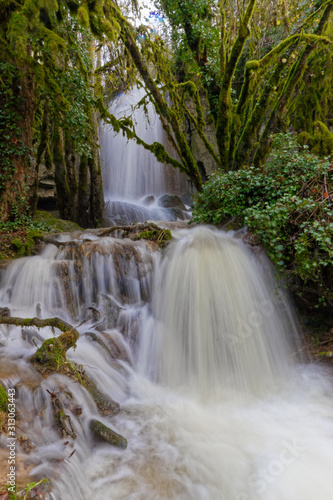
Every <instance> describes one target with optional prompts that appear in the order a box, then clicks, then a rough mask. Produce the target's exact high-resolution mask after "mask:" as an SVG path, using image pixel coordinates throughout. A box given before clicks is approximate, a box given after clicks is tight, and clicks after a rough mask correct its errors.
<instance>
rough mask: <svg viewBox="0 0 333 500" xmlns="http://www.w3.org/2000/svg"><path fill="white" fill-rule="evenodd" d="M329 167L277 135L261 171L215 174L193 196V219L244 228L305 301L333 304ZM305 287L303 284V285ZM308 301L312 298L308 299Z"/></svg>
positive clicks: (331, 169)
mask: <svg viewBox="0 0 333 500" xmlns="http://www.w3.org/2000/svg"><path fill="white" fill-rule="evenodd" d="M332 196H333V165H332V163H331V161H329V159H328V158H323V159H320V158H318V157H317V156H315V155H313V154H311V153H310V152H309V151H308V148H307V147H306V146H305V147H303V148H300V147H299V146H298V145H297V143H296V142H295V140H294V139H293V138H292V137H291V135H283V134H279V135H277V136H276V137H275V140H274V149H273V151H272V154H271V156H270V159H269V161H268V162H267V163H266V165H265V167H264V169H263V170H262V171H258V170H256V169H255V168H254V167H248V168H244V169H242V170H239V171H237V172H229V173H215V174H213V175H212V176H211V177H210V179H209V181H208V182H207V183H206V184H205V185H204V189H203V192H202V193H200V194H199V195H198V196H197V201H196V208H195V212H194V219H195V220H196V221H197V222H206V223H213V224H220V223H223V222H225V221H226V220H227V219H228V218H230V217H235V218H237V221H238V222H239V224H241V225H243V224H245V225H247V226H248V227H249V230H250V231H253V232H254V233H255V234H256V236H257V239H256V241H257V242H258V243H260V244H262V245H263V246H264V247H265V249H266V250H267V253H268V255H269V257H270V258H271V259H272V261H273V262H274V263H275V264H276V265H277V267H278V269H279V270H280V271H281V272H283V271H284V272H285V273H286V276H288V278H289V282H290V284H291V285H292V286H295V287H298V285H302V289H299V290H298V293H299V294H302V295H303V298H304V300H307V296H308V295H312V296H314V294H315V295H316V296H317V298H316V299H315V300H316V301H317V304H320V303H323V304H326V303H329V304H330V305H333V292H332V288H331V284H332V278H333V250H332V243H333V222H332V221H333V218H332V216H333V205H332ZM304 285H305V286H304ZM311 300H314V299H313V297H312V299H311Z"/></svg>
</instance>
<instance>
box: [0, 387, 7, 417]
mask: <svg viewBox="0 0 333 500" xmlns="http://www.w3.org/2000/svg"><path fill="white" fill-rule="evenodd" d="M7 405H8V395H7V392H6V391H5V389H4V388H3V387H2V385H1V384H0V411H3V412H7V411H8V408H7Z"/></svg>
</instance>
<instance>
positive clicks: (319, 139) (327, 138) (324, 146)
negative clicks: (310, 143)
mask: <svg viewBox="0 0 333 500" xmlns="http://www.w3.org/2000/svg"><path fill="white" fill-rule="evenodd" d="M313 140H314V143H315V145H314V147H313V148H312V150H311V152H312V153H314V154H317V155H320V156H328V155H330V154H332V152H333V134H332V133H331V132H330V131H329V130H328V128H327V127H326V125H325V124H324V123H323V122H320V121H316V122H315V123H314V135H313Z"/></svg>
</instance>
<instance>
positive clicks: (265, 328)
mask: <svg viewBox="0 0 333 500" xmlns="http://www.w3.org/2000/svg"><path fill="white" fill-rule="evenodd" d="M266 267H267V266H266ZM265 274H266V276H265ZM267 274H268V276H269V267H268V269H267V268H266V269H265V268H264V267H263V266H260V265H259V264H258V262H257V261H256V259H255V257H254V256H253V255H251V254H249V252H246V251H245V249H244V248H243V247H242V246H241V245H240V244H239V242H238V241H236V240H235V239H233V238H230V236H228V235H227V234H225V233H221V232H213V231H212V230H210V229H207V228H206V227H199V228H197V229H195V230H192V231H191V232H190V233H188V231H186V230H185V231H184V232H183V233H181V232H180V233H179V239H177V240H176V241H175V242H174V243H172V244H171V245H170V247H169V249H168V253H167V256H166V258H165V259H164V261H163V263H162V265H161V266H160V267H159V269H158V270H157V271H156V275H155V285H154V288H153V293H152V296H153V303H152V309H153V314H154V317H155V318H156V322H155V324H153V325H152V331H151V333H150V338H149V339H148V341H147V346H148V351H147V352H145V350H144V349H143V352H142V354H141V356H142V357H143V359H144V360H145V363H146V367H145V368H144V369H145V371H146V372H147V371H148V374H153V373H155V374H158V375H157V380H158V381H159V382H162V383H166V384H168V385H170V386H173V387H178V386H180V385H182V384H186V385H187V386H188V387H190V386H192V389H193V390H194V391H195V392H199V391H201V392H202V393H203V395H205V394H208V393H209V392H213V393H214V392H215V390H216V389H217V388H219V387H222V386H223V385H224V386H229V387H230V388H232V389H233V390H235V389H242V390H243V391H246V392H249V391H253V390H258V389H259V388H261V387H262V386H266V385H267V384H268V385H269V384H270V385H271V386H272V385H273V386H274V384H276V383H278V381H280V380H281V379H282V378H284V377H287V378H289V377H290V371H289V364H290V363H289V357H290V356H291V353H292V350H291V345H292V344H295V342H296V343H297V330H296V329H295V328H293V325H292V322H290V321H289V323H287V322H288V319H289V320H290V319H291V318H292V315H291V314H290V313H288V311H286V310H285V311H282V309H283V308H284V309H286V307H287V306H286V304H285V303H284V304H283V302H281V303H280V304H279V297H278V296H277V295H276V291H274V282H272V279H271V280H269V279H268V277H267ZM161 284H163V286H162V287H161ZM154 362H155V364H156V366H155V365H154Z"/></svg>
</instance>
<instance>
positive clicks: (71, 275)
mask: <svg viewBox="0 0 333 500" xmlns="http://www.w3.org/2000/svg"><path fill="white" fill-rule="evenodd" d="M72 238H73V237H72V236H70V235H69V236H68V237H63V238H62V239H63V243H64V245H61V246H60V247H59V249H58V248H56V246H54V245H49V246H47V247H46V248H45V249H44V251H43V253H42V254H41V255H40V256H37V257H30V258H27V259H19V260H17V261H15V262H13V263H11V264H10V265H9V266H8V268H7V269H6V270H2V271H1V275H0V277H1V281H0V306H1V307H9V308H10V310H11V313H12V315H14V314H15V315H17V316H28V317H31V316H33V315H36V311H37V313H38V315H39V316H41V317H47V316H50V315H58V316H61V317H63V318H64V319H66V320H67V321H70V322H71V323H72V324H75V325H76V326H77V328H78V330H79V331H80V338H79V340H78V343H77V348H76V349H75V350H73V349H70V350H69V351H68V358H70V359H71V360H72V361H74V362H76V363H78V364H79V365H82V367H83V369H84V370H85V371H86V373H87V374H88V375H89V376H90V377H91V378H92V379H93V380H94V381H95V382H96V384H97V385H98V387H99V389H100V390H101V391H103V392H104V393H105V395H107V396H110V397H112V398H113V399H115V400H116V401H118V402H119V403H120V405H121V412H120V413H119V414H118V415H117V416H114V417H102V416H101V415H99V414H98V411H97V408H96V405H95V403H94V402H93V400H92V398H91V396H90V395H89V394H88V393H87V391H86V390H85V389H83V388H82V387H81V386H80V385H79V384H77V383H75V382H74V381H71V380H70V379H68V378H67V377H64V376H60V375H53V376H51V377H49V378H47V379H42V377H41V376H40V375H38V374H37V373H36V372H35V371H34V369H33V368H32V367H31V365H30V363H29V361H28V358H29V357H30V356H31V355H32V354H33V353H34V352H35V350H36V346H35V345H34V343H33V342H29V335H28V334H27V333H25V334H24V335H22V334H21V330H22V329H21V328H17V327H14V326H11V327H6V326H4V325H2V326H0V333H1V339H0V342H1V348H0V367H1V370H0V374H1V377H2V380H3V381H4V383H5V385H6V386H7V387H12V386H15V387H16V390H17V398H18V406H19V410H20V412H21V414H22V421H21V422H20V427H21V428H22V431H20V432H21V433H22V434H24V435H27V436H29V437H30V439H31V440H32V441H33V443H34V444H35V446H36V448H35V450H34V451H33V452H32V453H31V454H30V455H28V456H26V455H24V454H23V453H22V452H20V451H19V450H18V453H19V454H20V453H21V455H22V456H24V458H25V460H27V461H28V463H29V464H30V466H31V478H32V479H35V480H37V479H40V478H41V477H44V476H46V477H50V478H51V480H52V482H53V485H54V489H53V492H52V493H51V494H50V498H51V497H52V498H55V499H57V500H58V499H59V500H70V499H77V500H81V499H83V500H85V499H87V500H88V499H91V498H94V499H97V500H102V499H103V500H105V499H112V500H120V499H126V500H146V499H148V500H162V499H174V500H313V499H320V500H331V499H332V486H331V482H332V473H333V402H332V401H333V399H332V378H331V375H330V374H329V373H328V372H325V371H323V370H322V369H319V368H318V367H316V366H314V365H311V364H309V363H305V361H304V360H302V359H301V357H300V355H299V352H300V351H301V348H300V345H301V344H300V340H299V336H298V332H297V328H296V326H295V320H294V316H293V313H292V311H291V310H290V308H289V306H288V303H287V301H286V299H285V298H284V296H283V293H282V292H281V291H279V288H278V287H277V285H276V284H275V282H274V280H273V278H272V276H271V269H270V266H269V265H268V263H267V261H266V260H265V259H264V258H263V257H262V256H260V255H259V256H258V255H256V254H254V253H252V252H251V251H249V250H248V249H247V248H246V247H245V246H244V245H243V243H242V241H241V240H239V239H237V238H235V237H232V236H230V235H227V234H225V233H223V232H219V231H212V230H210V229H208V228H204V227H199V228H196V229H193V230H183V231H178V232H176V233H175V241H174V242H172V243H171V244H170V246H169V247H168V248H167V249H166V250H165V251H164V252H163V255H161V254H160V253H159V252H156V251H153V249H151V247H150V245H149V244H146V243H144V242H142V241H140V242H131V241H129V240H126V239H123V240H116V239H113V238H102V239H98V238H96V236H95V235H94V234H93V233H92V234H91V235H88V234H87V233H82V235H76V241H75V242H74V243H73V242H72V243H71V242H70V241H68V245H67V244H65V243H66V240H71V239H72ZM87 240H90V241H87ZM47 282H48V283H49V286H47ZM33 288H34V289H33ZM23 330H25V329H23ZM38 333H39V335H41V336H42V337H43V338H49V337H51V336H53V335H54V334H53V333H52V331H51V330H50V329H48V328H45V329H41V330H39V332H38ZM91 334H95V335H96V336H97V337H98V338H99V339H100V340H102V341H103V342H104V343H105V344H106V343H107V345H108V346H110V345H111V344H112V345H113V346H117V349H118V351H119V353H122V354H121V355H119V356H118V358H119V359H117V356H116V357H114V356H112V355H111V354H110V352H111V351H110V350H106V349H105V348H103V345H102V344H101V343H98V342H96V341H93V340H92V337H91ZM41 341H42V339H40V340H37V343H38V345H40V344H41ZM46 389H48V390H50V391H51V392H52V391H56V392H57V393H58V394H59V395H64V394H66V391H70V392H71V394H72V396H73V400H71V403H70V404H68V406H66V408H67V411H68V414H69V415H70V417H71V421H72V423H73V427H74V429H75V431H76V433H77V435H78V437H77V439H76V440H73V439H68V438H64V439H60V438H59V436H58V433H57V430H56V427H55V424H54V418H53V414H52V408H51V405H50V397H49V394H48V392H47V391H46ZM64 397H65V396H64ZM72 406H73V407H80V408H81V409H82V414H81V415H79V416H77V415H76V413H75V412H74V411H72ZM91 418H97V419H99V420H101V421H103V422H104V423H105V424H106V425H108V426H110V427H111V428H113V429H115V430H116V431H117V432H119V433H120V434H122V435H123V436H125V437H126V438H127V440H128V447H127V449H126V450H123V449H117V448H114V447H112V446H110V445H109V444H106V443H104V444H103V443H101V442H97V441H96V440H94V438H93V436H92V435H91V432H90V430H89V421H90V419H91ZM66 442H68V443H67V444H65V443H66ZM4 444H5V439H4V438H3V437H2V440H0V445H1V446H3V445H4ZM74 450H75V453H74V454H73V455H71V454H72V452H73V451H74Z"/></svg>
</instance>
